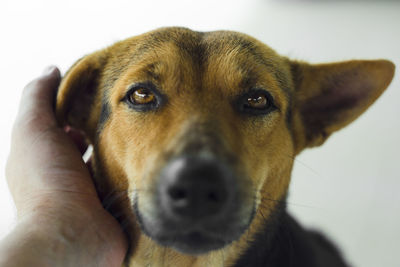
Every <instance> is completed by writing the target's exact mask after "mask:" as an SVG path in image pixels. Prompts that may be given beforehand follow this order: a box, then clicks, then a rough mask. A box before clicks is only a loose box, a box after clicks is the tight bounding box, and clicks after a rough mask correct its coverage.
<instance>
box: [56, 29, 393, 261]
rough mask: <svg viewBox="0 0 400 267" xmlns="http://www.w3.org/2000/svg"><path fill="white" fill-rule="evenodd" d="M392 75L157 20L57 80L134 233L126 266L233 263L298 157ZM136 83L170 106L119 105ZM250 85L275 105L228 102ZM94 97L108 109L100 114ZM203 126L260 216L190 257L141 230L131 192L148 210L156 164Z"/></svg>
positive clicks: (280, 195)
mask: <svg viewBox="0 0 400 267" xmlns="http://www.w3.org/2000/svg"><path fill="white" fill-rule="evenodd" d="M393 74H394V65H393V64H392V63H391V62H389V61H385V60H376V61H360V60H357V61H348V62H341V63H332V64H321V65H311V64H307V63H304V62H297V61H291V60H289V59H288V58H286V57H282V56H279V55H278V54H276V53H275V52H274V51H273V50H272V49H270V48H269V47H267V46H266V45H264V44H262V43H261V42H259V41H257V40H255V39H253V38H251V37H249V36H246V35H244V34H239V33H234V32H224V31H221V32H211V33H198V32H192V31H190V30H187V29H181V28H165V29H159V30H156V31H153V32H150V33H147V34H143V35H140V36H137V37H133V38H130V39H127V40H125V41H122V42H118V43H116V44H114V45H112V46H110V47H108V48H106V49H103V50H101V51H98V52H95V53H93V54H91V55H88V56H86V57H84V58H83V59H81V60H80V61H78V62H77V63H76V64H75V65H74V66H73V67H72V68H71V69H70V71H69V72H68V73H67V74H66V75H65V77H64V79H63V81H62V83H61V85H60V89H59V93H58V96H57V116H58V119H59V121H60V123H62V124H70V125H72V126H74V127H77V128H80V129H83V130H84V131H85V133H86V134H87V138H88V140H89V142H90V143H92V144H93V145H94V171H95V175H94V179H95V182H96V186H97V189H98V191H99V194H100V196H101V197H102V198H103V199H107V198H108V197H109V196H110V195H113V194H119V197H118V199H117V201H114V202H113V203H112V204H110V205H111V206H112V207H111V208H110V209H111V210H112V212H113V214H116V217H118V219H120V221H121V222H122V224H123V225H124V227H125V228H126V231H127V233H128V234H129V236H130V239H131V250H130V253H129V256H128V257H129V258H128V259H127V266H176V267H179V266H199V267H200V266H231V265H232V264H233V263H234V262H235V261H236V260H237V258H238V257H240V255H241V254H242V253H243V252H244V251H245V250H246V248H247V247H248V246H249V244H250V243H251V242H249V241H250V240H251V239H252V238H253V236H254V234H255V233H256V232H257V231H259V229H260V227H261V226H262V225H263V224H264V223H265V220H267V219H268V217H269V215H270V213H271V211H272V210H274V207H275V205H277V203H278V201H280V200H283V199H284V198H285V195H286V193H287V189H288V185H289V182H290V174H291V169H292V165H293V159H294V157H295V156H296V155H297V154H298V153H300V152H301V151H302V150H303V149H305V148H307V147H312V146H317V145H321V144H322V143H323V142H324V141H325V140H326V139H327V138H328V137H329V136H330V135H331V134H332V133H333V132H335V131H337V130H339V129H341V128H343V127H344V126H346V125H347V124H349V123H350V122H352V121H353V120H354V119H356V118H357V117H358V116H359V115H360V114H361V113H363V112H364V111H365V110H366V109H367V108H368V107H369V106H370V105H371V104H372V103H373V102H374V101H375V100H376V98H377V97H379V96H380V94H381V93H382V92H383V91H384V89H385V88H386V87H387V86H388V85H389V83H390V81H391V79H392V77H393ZM143 81H152V82H153V83H154V84H156V85H157V87H158V88H161V90H162V91H163V93H164V94H165V95H167V96H168V100H169V102H168V104H167V105H165V106H164V107H163V108H162V109H160V110H158V111H156V112H148V113H138V112H134V111H132V110H130V109H129V108H127V107H126V105H124V104H123V103H122V102H121V99H123V97H124V96H125V94H126V92H127V88H128V87H129V85H131V84H132V83H134V82H143ZM254 87H256V88H264V89H266V90H268V91H269V93H270V94H271V95H272V96H273V98H274V102H275V105H276V106H277V110H276V111H274V112H271V113H270V114H267V115H265V116H244V115H241V114H238V112H236V111H235V110H234V109H233V108H232V102H233V101H234V100H235V97H237V96H238V95H239V94H240V93H243V92H246V91H247V90H249V89H250V88H254ZM102 106H103V109H104V106H107V107H108V112H107V110H103V115H101V113H102ZM107 114H108V116H106V117H107V118H106V119H104V121H103V122H101V123H99V119H100V117H101V116H105V115H107ZM210 132H211V134H212V135H213V136H215V138H216V139H217V140H216V141H215V143H216V144H217V145H216V146H215V147H216V148H215V149H216V150H218V151H217V153H221V154H223V155H225V156H226V155H228V156H229V155H233V157H234V161H235V162H236V163H235V166H236V167H237V169H236V171H237V172H239V173H244V174H245V175H243V177H248V178H247V180H246V181H243V188H244V189H243V191H244V194H246V195H247V197H245V198H244V199H245V200H246V201H248V202H249V203H248V206H250V204H251V200H252V199H254V198H255V199H256V204H257V205H256V213H255V217H254V219H253V221H252V223H251V225H250V227H249V229H248V230H247V231H246V233H245V234H243V235H242V237H241V238H240V239H239V240H237V241H236V242H234V243H232V244H231V245H229V246H227V247H225V248H223V249H221V250H218V251H215V252H211V253H208V254H205V255H201V256H190V255H185V254H182V253H179V252H176V251H175V250H172V249H170V248H165V247H161V246H159V245H158V244H156V243H155V242H154V241H152V240H151V239H149V238H148V237H147V236H145V235H144V234H142V233H141V232H140V230H139V228H138V227H137V225H136V223H135V218H134V214H133V212H132V203H131V201H134V200H133V198H132V195H134V194H136V195H138V196H139V197H138V201H139V202H138V205H139V208H141V209H142V210H148V212H151V209H152V195H153V194H154V193H155V191H154V190H155V189H154V184H155V180H154V179H155V177H156V175H157V173H158V172H159V171H160V169H161V168H162V166H163V165H164V164H165V163H166V162H167V161H168V159H170V158H171V157H172V156H174V155H179V153H180V151H182V150H183V149H184V148H185V147H187V146H189V145H191V143H193V140H199V139H201V138H204V142H212V140H211V141H210V140H209V139H207V138H208V136H209V133H210ZM243 179H246V178H243ZM271 200H274V201H271ZM245 205H247V204H246V203H245ZM246 212H247V211H246Z"/></svg>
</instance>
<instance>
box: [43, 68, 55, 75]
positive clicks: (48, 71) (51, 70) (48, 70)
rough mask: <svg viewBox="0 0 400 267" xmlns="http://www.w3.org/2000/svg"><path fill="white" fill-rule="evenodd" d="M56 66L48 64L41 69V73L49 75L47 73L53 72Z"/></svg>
mask: <svg viewBox="0 0 400 267" xmlns="http://www.w3.org/2000/svg"><path fill="white" fill-rule="evenodd" d="M56 68H57V67H56V66H48V67H46V68H45V69H44V70H43V72H42V75H43V76H49V75H51V74H53V72H54V71H55V69H56Z"/></svg>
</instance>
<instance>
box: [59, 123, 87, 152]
mask: <svg viewBox="0 0 400 267" xmlns="http://www.w3.org/2000/svg"><path fill="white" fill-rule="evenodd" d="M64 131H65V132H66V133H67V134H68V136H69V137H70V138H71V139H72V141H73V142H74V143H75V145H76V147H77V148H78V150H79V152H81V155H83V154H85V152H86V150H87V148H88V144H87V143H86V141H85V136H84V134H83V133H82V132H81V131H79V130H76V129H74V128H72V127H70V126H66V127H64Z"/></svg>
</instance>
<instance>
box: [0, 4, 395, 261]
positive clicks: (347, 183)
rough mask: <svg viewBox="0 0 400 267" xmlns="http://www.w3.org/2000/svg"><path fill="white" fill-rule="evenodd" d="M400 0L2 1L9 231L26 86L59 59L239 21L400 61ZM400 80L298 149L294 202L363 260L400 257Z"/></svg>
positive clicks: (353, 53)
mask: <svg viewBox="0 0 400 267" xmlns="http://www.w3.org/2000/svg"><path fill="white" fill-rule="evenodd" d="M399 14H400V3H397V2H395V1H393V2H383V1H380V2H379V1H376V2H373V1H367V2H362V1H356V2H346V1H339V2H336V3H335V2H332V1H320V2H319V1H300V0H299V1H283V0H281V1H279V0H275V1H272V0H270V1H261V0H260V1H255V0H250V1H249V0H240V1H225V0H224V1H212V0H203V1H176V0H170V1H162V0H160V1H154V0H153V1H152V0H146V1H127V0H125V1H123V0H114V1H107V2H106V1H82V0H70V1H55V0H52V1H51V0H48V1H45V0H42V1H39V0H37V1H28V0H27V1H18V0H14V1H11V0H10V1H9V0H2V1H1V2H0V84H1V90H0V129H1V131H0V147H1V149H0V164H1V169H2V170H1V174H0V175H1V179H0V211H1V215H0V237H1V236H3V235H4V234H5V233H6V232H7V231H9V229H10V227H11V226H12V224H13V222H14V215H15V212H14V207H13V205H12V204H11V200H10V197H9V193H8V191H7V188H6V184H5V182H4V174H3V173H4V165H5V162H6V157H7V154H8V149H9V140H10V129H11V125H12V122H13V119H14V116H15V114H16V109H17V104H18V99H19V96H20V93H21V90H22V88H23V86H24V85H25V84H26V83H27V82H28V81H29V80H30V79H32V78H34V77H35V76H37V75H38V74H39V73H40V72H41V70H42V69H43V68H44V67H45V66H47V65H49V64H56V65H58V66H59V67H60V68H61V69H62V70H63V71H65V70H66V69H67V68H68V67H69V66H70V65H71V64H72V63H73V62H74V61H75V60H76V59H78V58H79V57H81V56H82V55H84V54H86V53H88V52H91V51H94V50H95V49H98V48H101V47H104V46H106V45H109V44H111V43H113V42H114V41H117V40H120V39H123V38H126V37H129V36H132V35H136V34H139V33H142V32H146V31H148V30H151V29H153V28H156V27H161V26H171V25H179V26H186V27H190V28H193V29H195V30H204V31H209V30H215V29H230V30H236V31H242V32H245V33H248V34H250V35H253V36H255V37H257V38H258V39H260V40H262V41H264V42H266V43H267V44H268V45H270V46H271V47H273V48H274V49H276V50H277V51H278V52H279V53H281V54H284V55H288V56H291V57H293V58H296V59H302V60H308V61H312V62H324V61H336V60H344V59H352V58H367V59H373V58H387V59H391V60H392V61H394V62H395V63H396V64H397V65H398V66H400V15H399ZM399 85H400V80H399V76H396V77H395V79H394V81H393V83H392V85H391V87H390V88H389V90H388V91H387V92H386V93H385V94H384V95H383V96H382V97H381V98H380V99H379V100H378V101H377V103H376V104H374V105H373V107H372V108H371V109H370V110H368V112H366V114H365V115H363V116H362V117H361V118H360V119H359V120H357V121H356V122H355V123H353V124H352V125H351V126H349V127H347V128H346V129H345V130H342V131H341V132H339V133H337V134H335V135H334V136H332V137H331V139H330V140H329V141H328V142H327V143H326V144H325V145H324V146H323V147H321V148H318V149H313V150H309V151H306V152H304V153H303V154H301V156H300V157H298V158H297V160H296V164H295V169H294V173H293V182H292V186H291V188H290V198H289V209H290V210H291V211H292V213H294V214H295V215H296V216H297V217H298V218H299V220H300V221H302V222H303V223H304V224H306V225H309V226H312V227H316V228H318V229H321V230H323V231H324V232H326V233H328V235H329V236H331V237H332V238H333V239H335V241H336V242H337V243H338V244H340V246H341V248H342V250H343V251H345V255H346V256H347V258H348V260H349V261H350V262H351V263H353V264H354V266H363V267H377V266H379V267H380V266H385V267H386V266H387V267H398V266H400V259H399V256H398V253H399V251H400V250H399V247H400V246H399V243H400V229H399V226H400V204H399V203H400V174H399V172H400V167H399V164H400V162H399V159H400V157H399V151H400V141H399V138H400V120H399V115H400V104H399V103H400V91H399Z"/></svg>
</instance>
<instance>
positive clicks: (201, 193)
mask: <svg viewBox="0 0 400 267" xmlns="http://www.w3.org/2000/svg"><path fill="white" fill-rule="evenodd" d="M233 184H234V181H233V175H232V172H231V171H230V169H229V168H228V167H227V166H226V165H225V164H223V163H221V162H218V161H217V160H215V159H210V158H202V157H198V156H184V157H180V158H176V159H174V160H172V161H171V162H170V163H169V164H168V165H167V166H166V167H165V168H164V169H163V171H162V172H161V176H160V182H159V197H160V200H161V206H162V209H163V211H164V212H165V213H166V215H167V216H170V217H171V216H172V217H178V218H183V219H188V220H196V221H201V220H207V219H210V218H215V217H218V216H222V215H223V213H224V210H226V208H227V206H228V203H229V201H230V199H231V198H232V196H233V194H234V187H233V186H232V185H233Z"/></svg>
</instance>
